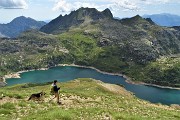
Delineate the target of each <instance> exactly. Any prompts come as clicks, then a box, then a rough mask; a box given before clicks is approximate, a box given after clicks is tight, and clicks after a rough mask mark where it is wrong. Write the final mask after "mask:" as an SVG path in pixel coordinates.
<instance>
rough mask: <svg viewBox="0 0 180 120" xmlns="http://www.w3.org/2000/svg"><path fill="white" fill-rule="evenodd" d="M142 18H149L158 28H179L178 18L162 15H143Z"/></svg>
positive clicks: (179, 18)
mask: <svg viewBox="0 0 180 120" xmlns="http://www.w3.org/2000/svg"><path fill="white" fill-rule="evenodd" d="M143 18H151V19H152V20H153V21H154V22H155V23H156V24H158V25H160V26H168V27H172V26H180V16H178V15H173V14H168V13H162V14H153V15H144V16H143Z"/></svg>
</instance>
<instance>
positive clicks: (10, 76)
mask: <svg viewBox="0 0 180 120" xmlns="http://www.w3.org/2000/svg"><path fill="white" fill-rule="evenodd" d="M58 66H72V67H81V68H90V69H93V70H96V71H97V72H100V73H102V74H108V75H117V76H121V77H123V78H125V79H126V80H125V81H126V82H127V83H130V84H135V85H146V86H153V87H158V88H166V89H174V90H180V88H176V87H168V86H160V85H155V84H148V83H144V82H134V81H132V80H131V78H130V77H128V76H126V75H124V74H120V73H109V72H104V71H101V70H99V69H97V68H95V67H92V66H82V65H76V64H58V65H56V66H54V67H58ZM50 68H52V67H49V68H40V69H32V70H24V71H19V72H17V73H14V74H13V73H11V74H8V75H5V76H4V77H3V79H4V80H3V82H2V83H3V84H4V86H5V85H6V84H7V83H6V79H9V78H20V74H21V73H24V72H29V71H35V70H48V69H50ZM0 83H1V82H0ZM0 87H2V86H1V84H0Z"/></svg>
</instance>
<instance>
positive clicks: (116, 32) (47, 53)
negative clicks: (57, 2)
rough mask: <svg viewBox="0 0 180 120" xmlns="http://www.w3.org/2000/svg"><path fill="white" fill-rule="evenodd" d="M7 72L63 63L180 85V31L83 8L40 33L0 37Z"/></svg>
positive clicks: (58, 18)
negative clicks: (13, 38)
mask: <svg viewBox="0 0 180 120" xmlns="http://www.w3.org/2000/svg"><path fill="white" fill-rule="evenodd" d="M0 53H1V58H0V63H1V66H0V69H1V71H2V72H1V74H2V75H3V74H7V72H9V71H20V70H30V69H37V68H42V67H52V66H56V65H58V64H63V63H67V64H70V63H74V64H77V65H85V66H94V67H96V68H98V69H100V70H102V71H106V72H118V73H122V74H125V75H127V76H129V77H131V80H132V81H142V82H145V83H148V84H156V85H163V86H173V87H179V86H180V79H179V76H180V63H179V61H180V60H179V59H180V57H179V54H180V29H179V27H171V28H168V27H162V26H158V25H156V24H155V23H154V22H153V21H152V20H151V19H150V18H147V19H145V18H142V17H141V16H139V15H136V16H134V17H132V18H125V19H121V20H117V19H114V18H113V15H112V13H111V11H110V10H109V9H105V10H104V11H102V12H100V11H98V10H96V9H95V8H80V9H78V10H76V11H73V12H71V13H70V14H69V15H65V16H62V15H60V16H59V17H57V18H55V19H54V20H52V21H50V22H49V23H48V24H46V25H44V26H43V27H42V28H41V29H40V31H37V30H36V31H34V30H30V31H26V32H24V33H23V34H21V35H20V36H19V37H18V38H17V39H15V40H12V39H11V40H5V39H0Z"/></svg>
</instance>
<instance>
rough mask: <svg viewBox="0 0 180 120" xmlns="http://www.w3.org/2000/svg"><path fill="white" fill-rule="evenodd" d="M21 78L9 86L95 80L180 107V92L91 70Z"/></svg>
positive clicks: (48, 72) (43, 72)
mask: <svg viewBox="0 0 180 120" xmlns="http://www.w3.org/2000/svg"><path fill="white" fill-rule="evenodd" d="M20 76H21V78H11V79H7V80H6V82H7V85H8V86H10V85H15V84H21V83H44V82H51V81H53V80H54V79H57V80H58V81H60V82H66V81H69V80H73V79H76V78H93V79H97V80H101V81H103V82H106V83H112V84H122V85H123V86H124V87H125V89H126V90H128V91H131V92H133V93H134V94H135V95H136V96H137V97H138V98H141V99H144V100H148V101H150V102H152V103H162V104H167V105H170V104H179V105H180V90H175V89H167V88H158V87H152V86H145V85H134V84H130V83H127V82H125V78H123V77H121V76H117V75H109V74H103V73H100V72H98V71H96V70H94V69H89V68H81V67H72V66H59V67H54V68H50V69H48V70H36V71H30V72H24V73H22V74H21V75H20Z"/></svg>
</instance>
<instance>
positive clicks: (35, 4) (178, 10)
mask: <svg viewBox="0 0 180 120" xmlns="http://www.w3.org/2000/svg"><path fill="white" fill-rule="evenodd" d="M80 7H90V8H97V9H98V10H100V11H102V10H104V9H105V8H109V9H110V10H111V11H112V13H113V15H114V17H119V18H124V17H132V16H135V15H137V14H139V15H144V14H159V13H171V14H176V15H180V0H0V23H7V22H10V21H11V20H12V19H14V18H15V17H18V16H26V17H31V18H34V19H36V20H51V19H53V18H56V17H57V16H59V15H60V14H62V15H64V14H68V13H70V12H71V11H72V10H76V9H78V8H80Z"/></svg>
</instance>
